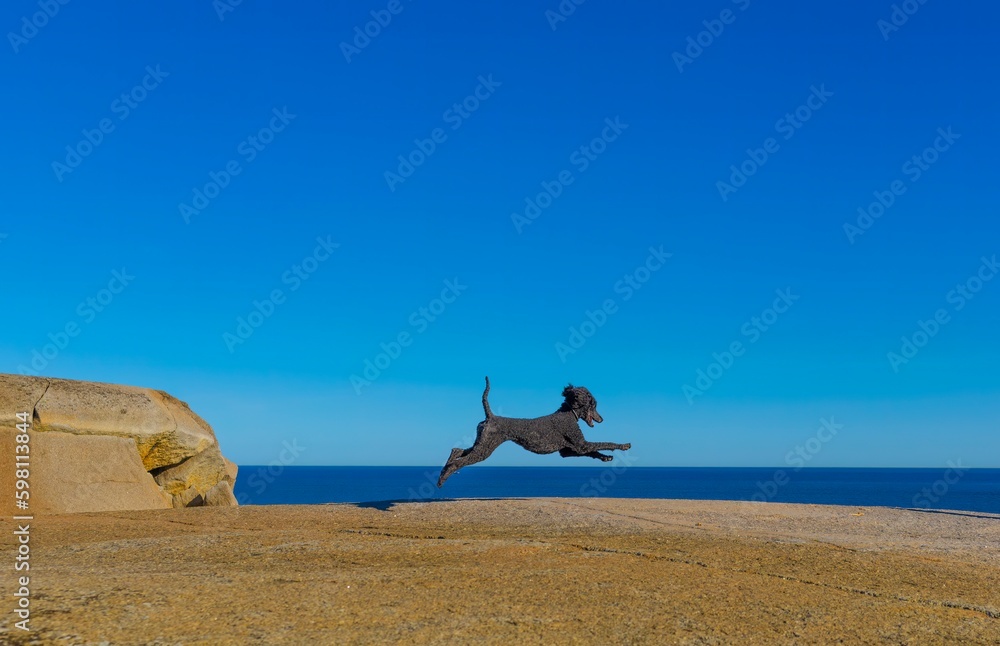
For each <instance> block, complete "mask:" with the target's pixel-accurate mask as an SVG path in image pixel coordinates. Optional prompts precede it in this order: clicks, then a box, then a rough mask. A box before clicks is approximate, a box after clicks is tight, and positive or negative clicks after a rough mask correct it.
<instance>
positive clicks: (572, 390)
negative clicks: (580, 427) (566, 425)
mask: <svg viewBox="0 0 1000 646" xmlns="http://www.w3.org/2000/svg"><path fill="white" fill-rule="evenodd" d="M562 394H563V397H565V398H566V401H564V402H563V405H562V408H561V409H560V410H566V411H570V410H571V411H573V412H574V413H576V416H577V417H578V418H579V419H582V420H583V421H585V422H587V426H593V425H594V422H597V423H598V424H600V423H601V422H603V421H604V418H603V417H601V414H600V413H598V412H597V400H596V399H594V396H593V395H591V394H590V391H589V390H587V389H586V388H584V387H583V386H579V387H575V386H573V384H570V385H568V386H566V387H565V388H564V389H563V393H562Z"/></svg>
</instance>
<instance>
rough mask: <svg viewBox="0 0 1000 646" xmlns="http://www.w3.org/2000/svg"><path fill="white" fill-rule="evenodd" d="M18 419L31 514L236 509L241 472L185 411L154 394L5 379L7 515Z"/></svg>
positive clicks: (3, 495)
mask: <svg viewBox="0 0 1000 646" xmlns="http://www.w3.org/2000/svg"><path fill="white" fill-rule="evenodd" d="M19 412H23V413H27V414H28V416H29V417H30V418H31V431H30V437H31V441H30V446H31V460H30V465H31V466H30V472H31V476H30V485H31V493H32V495H31V505H30V509H31V510H32V511H49V512H74V511H98V510H121V509H157V508H163V507H171V506H173V507H185V506H191V505H200V504H206V500H207V499H208V498H211V499H212V500H213V503H212V504H217V505H218V504H232V505H235V504H236V499H235V497H233V496H232V487H233V485H234V483H235V480H236V465H234V464H233V463H232V462H230V461H228V460H226V459H225V458H224V457H223V456H222V453H221V451H220V449H219V444H218V441H217V440H216V438H215V433H214V432H213V431H212V427H211V426H209V425H208V423H207V422H205V420H203V419H202V418H200V417H199V416H198V415H196V414H195V413H194V412H193V411H192V410H191V409H190V408H189V407H188V405H187V404H185V403H184V402H182V401H180V400H178V399H176V398H174V397H172V396H170V395H169V394H167V393H165V392H163V391H158V390H151V389H148V388H136V387H133V386H118V385H113V384H101V383H94V382H87V381H71V380H66V379H47V378H41V377H25V376H21V375H2V374H0V451H2V452H0V464H3V465H4V468H3V469H0V471H2V472H3V476H0V508H3V509H4V511H5V512H10V509H8V508H9V507H12V506H13V498H14V493H13V491H14V489H13V487H14V482H13V479H12V478H9V477H7V474H8V468H7V463H8V462H9V463H10V466H11V467H13V464H14V457H13V456H14V446H13V443H14V435H15V433H16V431H15V429H16V426H17V424H18V422H19V420H18V418H17V413H19ZM8 443H10V447H9V449H10V450H7V444H8ZM9 471H11V472H12V471H13V468H11V469H10V470H9ZM220 483H225V485H226V486H225V487H222V488H220V487H219V484H220ZM226 491H228V493H229V495H228V496H227V495H226ZM210 492H211V496H210V495H209V494H210Z"/></svg>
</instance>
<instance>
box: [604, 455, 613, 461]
mask: <svg viewBox="0 0 1000 646" xmlns="http://www.w3.org/2000/svg"><path fill="white" fill-rule="evenodd" d="M612 460H614V458H613V457H611V456H610V455H602V456H601V462H611V461H612Z"/></svg>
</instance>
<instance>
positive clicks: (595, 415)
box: [591, 410, 604, 426]
mask: <svg viewBox="0 0 1000 646" xmlns="http://www.w3.org/2000/svg"><path fill="white" fill-rule="evenodd" d="M594 421H595V422H597V423H598V424H600V423H601V422H603V421H604V418H603V417H601V414H600V413H598V412H597V411H596V410H595V411H594ZM591 426H593V424H591Z"/></svg>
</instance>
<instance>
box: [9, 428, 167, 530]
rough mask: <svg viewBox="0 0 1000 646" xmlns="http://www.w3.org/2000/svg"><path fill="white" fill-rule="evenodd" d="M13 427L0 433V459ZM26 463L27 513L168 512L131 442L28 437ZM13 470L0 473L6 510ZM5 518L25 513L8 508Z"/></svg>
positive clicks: (11, 442)
mask: <svg viewBox="0 0 1000 646" xmlns="http://www.w3.org/2000/svg"><path fill="white" fill-rule="evenodd" d="M17 433H18V431H16V430H15V429H0V456H3V458H2V459H4V460H6V459H7V456H12V455H14V446H15V439H14V438H15V436H16V435H17ZM29 446H30V447H31V452H30V454H29V455H30V458H31V459H30V460H29V462H28V465H29V468H28V470H29V472H30V475H29V477H28V484H29V489H28V493H29V494H30V497H29V498H28V499H27V502H28V512H30V514H32V515H34V514H42V513H50V514H63V513H71V512H82V511H123V510H130V509H169V508H170V507H171V499H170V496H168V495H167V494H165V493H164V492H163V491H162V490H161V489H160V488H159V487H158V486H157V485H156V482H155V481H154V480H153V476H151V475H149V473H148V472H147V471H146V469H145V468H143V466H142V461H141V460H140V459H139V453H138V451H136V450H135V442H133V441H132V440H130V439H126V438H121V437H110V436H95V437H84V436H80V435H71V434H69V433H60V432H50V433H38V434H34V435H31V439H30V441H29ZM14 471H15V470H14V469H3V472H4V478H3V482H2V483H0V489H3V493H2V494H0V495H2V496H3V498H2V503H3V504H4V506H8V505H10V506H12V504H13V498H14V494H13V493H8V489H7V487H10V490H9V491H13V489H14V484H13V482H8V481H9V480H11V478H10V477H9V476H12V475H13V474H14ZM8 501H9V502H8ZM5 511H6V513H8V514H10V515H15V514H20V513H27V512H17V511H14V510H13V509H7V510H5Z"/></svg>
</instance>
